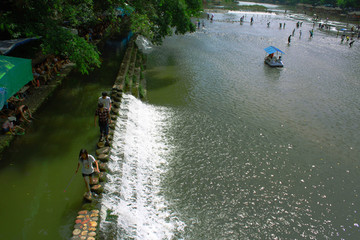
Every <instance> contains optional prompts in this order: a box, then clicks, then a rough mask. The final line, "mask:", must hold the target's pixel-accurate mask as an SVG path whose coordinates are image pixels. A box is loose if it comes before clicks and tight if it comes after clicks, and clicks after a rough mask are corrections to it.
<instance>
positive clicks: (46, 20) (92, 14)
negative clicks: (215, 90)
mask: <svg viewBox="0 0 360 240" xmlns="http://www.w3.org/2000/svg"><path fill="white" fill-rule="evenodd" d="M128 2H129V5H130V6H131V7H132V8H134V9H135V11H134V12H133V13H132V14H131V16H130V21H128V22H129V23H130V24H131V26H130V28H131V29H132V30H133V31H134V32H135V33H136V34H143V35H145V36H147V37H149V38H150V39H151V40H153V41H154V42H161V40H162V39H163V38H164V37H165V36H168V35H171V34H172V33H173V32H175V33H176V34H184V33H186V32H189V31H194V30H195V26H194V25H193V24H192V23H191V21H190V17H191V16H192V15H194V14H196V13H197V12H199V10H201V7H202V5H201V1H200V0H132V1H128ZM0 5H1V6H0V36H2V39H9V38H22V37H34V36H40V37H41V41H42V45H41V46H42V50H43V51H44V53H47V54H56V55H63V56H67V57H69V59H70V60H71V61H73V62H74V63H76V67H77V68H78V69H79V70H80V71H81V72H82V73H85V74H86V73H89V71H91V70H92V69H93V68H94V67H99V66H100V64H101V62H100V54H99V51H98V50H97V48H96V46H94V45H93V44H91V43H90V42H88V41H86V40H85V39H84V38H83V37H81V36H78V35H75V34H73V33H71V28H75V29H77V30H79V31H80V32H81V31H83V30H84V29H88V28H89V27H92V26H95V25H97V24H104V23H105V22H106V23H107V24H108V25H109V26H111V29H113V30H115V31H119V29H120V24H122V25H124V23H125V22H126V21H124V22H122V23H121V21H120V20H119V17H118V12H117V8H118V7H122V8H126V7H128V6H129V5H127V4H126V3H125V1H124V0H1V3H0ZM19 16H21V17H19ZM173 29H174V31H173Z"/></svg>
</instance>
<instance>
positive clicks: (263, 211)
mask: <svg viewBox="0 0 360 240" xmlns="http://www.w3.org/2000/svg"><path fill="white" fill-rule="evenodd" d="M242 15H246V17H245V22H244V23H243V24H242V25H240V23H239V18H240V17H241V16H242ZM252 16H253V17H254V24H252V25H250V23H249V21H250V17H252ZM214 19H215V21H214V22H212V23H210V22H209V21H206V20H205V28H201V29H199V30H198V31H197V32H195V33H192V34H186V35H184V36H172V37H168V38H166V39H165V41H164V44H163V45H162V46H160V47H155V48H154V51H153V52H152V53H150V54H149V55H148V65H147V72H146V78H147V80H148V81H147V88H148V102H147V103H144V102H141V101H139V100H137V99H136V98H134V97H132V96H129V95H125V96H124V101H123V102H122V105H121V116H120V118H119V120H118V122H117V131H116V133H115V136H114V139H115V143H114V148H113V150H112V153H111V162H110V163H109V165H110V168H111V169H113V172H112V174H111V175H110V176H109V183H108V184H107V185H106V188H107V193H106V194H105V195H104V199H103V207H104V209H103V217H104V218H106V219H107V220H106V221H104V222H103V223H102V224H101V230H102V231H101V235H102V237H103V238H104V239H197V240H198V239H358V238H359V237H360V229H359V224H360V218H359V211H360V206H359V196H358V194H359V191H360V187H359V185H358V176H359V174H360V169H359V156H360V150H359V144H360V136H359V131H358V129H359V123H360V121H359V119H360V114H359V106H360V100H359V99H360V98H359V97H358V94H359V92H360V82H359V76H360V70H359V63H360V54H359V51H360V47H359V45H358V44H359V42H358V41H356V42H355V44H354V45H353V47H352V48H349V45H347V44H340V37H337V36H336V32H334V31H322V30H319V29H318V28H317V27H316V28H315V31H314V37H313V38H310V37H309V30H311V29H312V27H313V24H312V23H311V21H308V20H307V18H306V17H305V16H300V15H297V16H293V15H292V16H290V15H283V14H278V15H276V14H271V13H244V12H228V13H215V17H214ZM298 19H301V21H303V24H302V27H300V28H298V29H296V30H295V35H294V36H293V37H292V41H291V43H290V45H289V44H288V42H287V40H288V36H289V35H290V34H291V33H292V31H293V29H294V28H296V22H297V21H298ZM267 22H270V27H267ZM280 22H281V23H284V22H285V23H286V28H281V29H280V28H279V23H280ZM337 24H339V26H340V25H341V23H337ZM300 30H301V31H302V36H301V37H300V35H299V32H300ZM269 45H274V46H276V47H278V48H280V49H281V50H283V51H284V52H285V55H284V56H283V59H284V64H285V66H284V68H279V69H275V68H270V67H269V66H267V65H265V64H264V62H263V58H264V56H265V52H264V50H263V49H264V48H266V47H268V46H269Z"/></svg>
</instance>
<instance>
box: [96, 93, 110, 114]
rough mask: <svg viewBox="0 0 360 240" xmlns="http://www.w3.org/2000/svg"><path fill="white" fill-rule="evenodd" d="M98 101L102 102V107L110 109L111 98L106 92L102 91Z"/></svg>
mask: <svg viewBox="0 0 360 240" xmlns="http://www.w3.org/2000/svg"><path fill="white" fill-rule="evenodd" d="M98 103H102V104H104V107H105V108H107V109H108V110H109V111H111V98H110V97H109V96H108V95H107V92H102V94H101V97H99V100H98Z"/></svg>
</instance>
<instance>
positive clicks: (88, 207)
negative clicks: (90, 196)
mask: <svg viewBox="0 0 360 240" xmlns="http://www.w3.org/2000/svg"><path fill="white" fill-rule="evenodd" d="M97 204H98V203H97V202H96V201H92V202H89V203H85V204H84V205H83V206H82V209H84V210H88V211H91V210H98V207H97Z"/></svg>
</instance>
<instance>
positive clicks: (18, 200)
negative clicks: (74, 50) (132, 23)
mask: <svg viewBox="0 0 360 240" xmlns="http://www.w3.org/2000/svg"><path fill="white" fill-rule="evenodd" d="M125 46H126V41H124V40H108V41H106V44H105V46H104V48H103V49H102V55H101V58H102V60H103V64H102V66H101V68H100V69H96V70H94V71H93V72H92V73H91V74H90V75H85V76H84V75H81V74H80V73H78V72H76V71H73V72H71V73H70V74H69V75H68V76H67V77H66V78H65V79H64V80H63V83H62V84H61V86H59V88H58V89H56V91H55V93H54V94H53V95H52V96H51V97H50V98H49V100H48V101H47V102H46V103H44V104H43V106H42V107H40V109H38V111H37V112H36V113H35V115H34V117H35V118H36V119H35V120H34V121H33V122H32V124H31V126H29V128H28V129H27V131H26V134H25V135H23V136H19V137H17V138H16V139H15V141H14V142H13V143H12V144H11V146H10V147H9V149H8V150H7V151H5V152H4V154H3V158H2V159H1V161H0V183H1V197H0V206H1V211H0V219H1V224H0V229H1V230H0V239H8V240H19V239H23V240H26V239H29V240H33V239H37V240H41V239H44V240H45V239H53V240H57V239H59V240H60V239H69V238H70V237H71V235H72V231H73V226H74V222H75V219H76V216H77V212H78V211H79V210H81V206H82V204H83V193H84V192H85V185H84V181H83V179H82V176H81V174H79V173H78V174H77V175H76V176H75V177H74V179H73V180H72V181H71V179H72V177H73V175H74V173H75V170H76V167H77V161H78V156H79V151H80V149H81V148H87V149H88V151H89V153H91V154H94V153H95V149H96V141H97V139H98V137H99V130H98V127H94V113H95V110H96V107H97V99H98V97H100V96H101V93H102V92H103V91H109V90H110V89H111V87H112V85H113V83H114V81H115V78H116V76H117V73H118V70H119V66H120V63H121V60H122V57H123V55H124V50H125ZM69 183H70V184H69ZM68 184H69V186H68ZM67 186H68V187H67Z"/></svg>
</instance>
